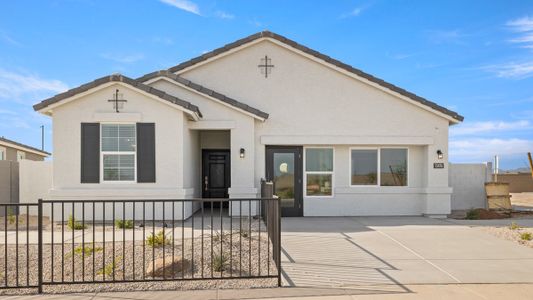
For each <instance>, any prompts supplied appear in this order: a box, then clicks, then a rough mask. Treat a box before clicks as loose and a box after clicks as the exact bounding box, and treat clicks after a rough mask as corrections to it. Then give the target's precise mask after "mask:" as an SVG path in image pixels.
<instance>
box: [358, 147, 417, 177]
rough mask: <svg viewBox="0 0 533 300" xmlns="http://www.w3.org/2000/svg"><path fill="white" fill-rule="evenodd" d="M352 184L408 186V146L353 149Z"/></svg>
mask: <svg viewBox="0 0 533 300" xmlns="http://www.w3.org/2000/svg"><path fill="white" fill-rule="evenodd" d="M350 152H351V153H350V155H351V166H350V168H351V171H350V178H351V185H352V186H407V185H408V174H407V172H408V167H407V166H408V164H407V158H408V151H407V149H406V148H380V149H351V151H350Z"/></svg>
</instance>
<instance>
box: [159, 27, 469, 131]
mask: <svg viewBox="0 0 533 300" xmlns="http://www.w3.org/2000/svg"><path fill="white" fill-rule="evenodd" d="M260 38H272V39H275V40H277V41H279V42H282V43H284V44H286V45H288V46H291V47H293V48H295V49H297V50H300V51H302V52H304V53H307V54H309V55H312V56H314V57H316V58H319V59H321V60H323V61H325V62H328V63H330V64H332V65H334V66H336V67H338V68H341V69H343V70H346V71H348V72H351V73H353V74H355V75H357V76H360V77H363V78H365V79H367V80H368V81H371V82H374V83H376V84H378V85H380V86H382V87H384V88H387V89H389V90H391V91H393V92H396V93H398V94H400V95H403V96H405V97H408V98H410V99H412V100H414V101H416V102H419V103H421V104H423V105H425V106H428V107H430V108H432V109H434V110H436V111H439V112H441V113H443V114H445V115H448V116H450V117H452V118H453V119H455V120H457V121H463V119H464V117H463V116H461V115H459V114H458V113H456V112H454V111H451V110H449V109H447V108H445V107H442V106H440V105H438V104H436V103H435V102H432V101H429V100H427V99H425V98H422V97H420V96H418V95H415V94H413V93H411V92H409V91H407V90H404V89H402V88H400V87H397V86H395V85H393V84H391V83H388V82H386V81H384V80H383V79H380V78H377V77H374V76H372V75H370V74H368V73H365V72H363V71H361V70H359V69H356V68H354V67H352V66H350V65H348V64H345V63H343V62H341V61H339V60H336V59H334V58H331V57H329V56H327V55H325V54H322V53H320V52H318V51H316V50H313V49H311V48H308V47H306V46H304V45H301V44H299V43H297V42H295V41H293V40H290V39H288V38H286V37H284V36H281V35H279V34H276V33H273V32H270V31H261V32H258V33H255V34H252V35H250V36H248V37H245V38H242V39H240V40H237V41H235V42H233V43H229V44H227V45H225V46H223V47H220V48H217V49H215V50H213V51H210V52H207V53H205V54H203V55H201V56H198V57H195V58H193V59H191V60H188V61H185V62H182V63H180V64H179V65H176V66H174V67H171V68H169V69H168V71H170V72H172V73H175V72H178V71H180V70H183V69H186V68H188V67H191V66H193V65H195V64H197V63H200V62H203V61H205V60H208V59H210V58H212V57H215V56H217V55H219V54H222V53H224V52H227V51H229V50H232V49H234V48H237V47H239V46H242V45H245V44H247V43H250V42H252V41H255V40H257V39H260Z"/></svg>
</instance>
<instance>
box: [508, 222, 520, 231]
mask: <svg viewBox="0 0 533 300" xmlns="http://www.w3.org/2000/svg"><path fill="white" fill-rule="evenodd" d="M520 228H522V227H521V226H520V225H518V224H516V222H512V223H511V225H509V229H511V230H517V229H520Z"/></svg>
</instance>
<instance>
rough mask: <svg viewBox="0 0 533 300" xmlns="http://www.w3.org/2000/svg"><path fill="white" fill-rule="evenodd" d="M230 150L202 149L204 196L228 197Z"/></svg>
mask: <svg viewBox="0 0 533 300" xmlns="http://www.w3.org/2000/svg"><path fill="white" fill-rule="evenodd" d="M229 186H230V151H229V150H205V149H204V150H202V197H203V198H228V188H229Z"/></svg>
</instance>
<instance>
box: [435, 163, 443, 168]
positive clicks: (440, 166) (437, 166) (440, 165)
mask: <svg viewBox="0 0 533 300" xmlns="http://www.w3.org/2000/svg"><path fill="white" fill-rule="evenodd" d="M433 169H444V163H433Z"/></svg>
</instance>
